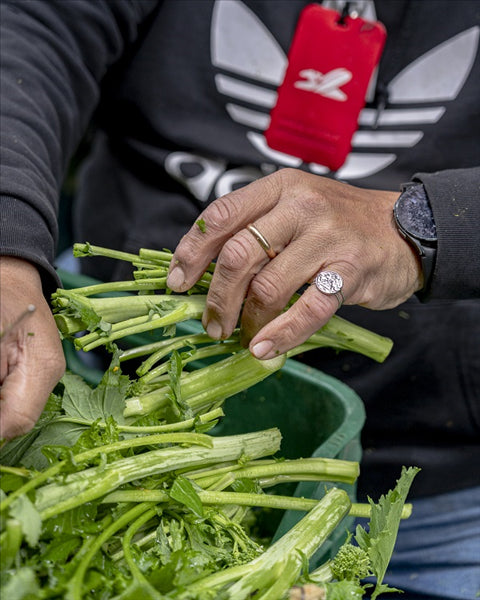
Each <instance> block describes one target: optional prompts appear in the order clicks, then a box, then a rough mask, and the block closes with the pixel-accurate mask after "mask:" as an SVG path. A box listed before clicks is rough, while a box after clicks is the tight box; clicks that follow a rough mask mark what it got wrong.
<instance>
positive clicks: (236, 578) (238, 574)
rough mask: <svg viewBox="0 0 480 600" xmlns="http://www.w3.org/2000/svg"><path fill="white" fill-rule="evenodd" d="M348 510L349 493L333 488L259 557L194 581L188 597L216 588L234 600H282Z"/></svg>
mask: <svg viewBox="0 0 480 600" xmlns="http://www.w3.org/2000/svg"><path fill="white" fill-rule="evenodd" d="M349 509H350V499H349V497H348V494H347V493H346V492H345V491H343V490H340V489H338V488H332V489H330V490H329V491H328V492H327V493H326V494H325V496H324V497H323V498H322V499H321V500H320V501H318V502H317V504H316V506H315V507H314V508H313V509H312V510H311V511H310V512H309V513H307V515H305V516H304V517H303V518H302V519H301V520H300V521H299V522H298V523H296V524H295V525H294V526H293V527H292V528H291V529H290V531H288V532H287V533H286V534H285V535H284V536H282V537H281V538H280V539H279V540H278V541H277V542H275V543H274V544H272V545H271V546H270V547H269V548H268V549H267V550H266V551H265V552H264V553H263V554H261V555H260V556H259V557H257V558H255V559H253V560H252V561H250V562H249V563H247V565H243V567H242V568H237V567H233V568H230V569H225V570H224V571H220V572H219V573H215V574H213V575H209V576H207V577H205V578H203V579H201V580H200V581H195V582H194V583H193V584H192V585H191V586H189V587H190V589H189V590H188V592H187V594H188V593H189V592H190V593H192V592H195V593H197V594H200V593H201V591H202V590H208V589H210V590H212V589H213V590H218V591H219V592H220V591H221V592H222V593H223V594H224V597H225V598H230V599H232V600H246V599H247V598H249V597H251V595H252V594H255V598H256V599H257V598H258V599H260V598H261V599H262V600H278V598H282V597H283V596H284V595H285V594H286V593H287V592H288V590H289V588H290V587H291V586H292V585H293V584H294V583H295V582H296V581H297V579H298V577H299V575H300V573H301V569H302V566H303V562H304V557H306V558H307V559H308V558H309V557H310V556H311V555H312V554H313V552H314V551H315V550H317V548H319V547H321V545H322V544H323V543H324V542H325V540H326V539H328V537H329V536H330V535H331V533H332V532H333V531H334V530H335V529H336V528H337V527H338V526H339V524H340V522H341V521H342V519H343V518H344V517H345V516H346V515H347V514H348V512H349ZM228 584H231V585H228ZM227 586H228V587H227ZM181 597H182V595H180V596H179V598H181ZM185 597H188V596H187V595H185Z"/></svg>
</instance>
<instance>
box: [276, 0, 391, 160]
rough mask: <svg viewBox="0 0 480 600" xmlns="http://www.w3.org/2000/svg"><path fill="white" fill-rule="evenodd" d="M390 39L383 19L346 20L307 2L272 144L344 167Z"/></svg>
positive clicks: (278, 107) (282, 90)
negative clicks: (387, 40)
mask: <svg viewBox="0 0 480 600" xmlns="http://www.w3.org/2000/svg"><path fill="white" fill-rule="evenodd" d="M385 39H386V31H385V28H384V27H383V25H382V24H381V23H379V22H375V23H374V22H370V21H365V20H364V19H361V18H360V17H355V18H353V17H350V16H346V17H345V18H344V19H343V20H342V21H341V20H340V14H339V13H338V12H336V11H334V10H330V9H327V8H323V7H322V6H320V5H319V4H309V5H308V6H306V7H305V8H304V10H303V11H302V13H301V15H300V19H299V22H298V25H297V29H296V31H295V35H294V38H293V41H292V45H291V48H290V51H289V55H288V67H287V71H286V73H285V78H284V81H283V83H282V85H281V86H280V87H279V89H278V98H277V102H276V105H275V106H274V108H273V109H272V112H271V115H270V116H271V122H270V126H269V128H268V129H267V131H266V133H265V136H266V139H267V143H268V145H269V146H270V147H271V148H273V149H275V150H280V151H282V152H285V153H287V154H292V155H294V156H298V157H299V158H301V159H302V160H304V161H305V162H313V163H317V164H321V165H325V166H327V167H328V168H329V169H331V170H332V171H336V170H337V169H339V168H340V167H341V166H342V165H343V163H344V162H345V159H346V157H347V154H348V153H349V152H350V149H351V140H352V136H353V134H354V132H355V131H356V129H357V123H358V115H359V113H360V110H361V109H362V108H363V106H364V105H365V96H366V93H367V88H368V84H369V82H370V79H371V77H372V75H373V72H374V70H375V67H376V66H377V64H378V62H379V60H380V56H381V53H382V50H383V46H384V44H385Z"/></svg>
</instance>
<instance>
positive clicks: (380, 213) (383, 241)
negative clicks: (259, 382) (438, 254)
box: [168, 169, 423, 359]
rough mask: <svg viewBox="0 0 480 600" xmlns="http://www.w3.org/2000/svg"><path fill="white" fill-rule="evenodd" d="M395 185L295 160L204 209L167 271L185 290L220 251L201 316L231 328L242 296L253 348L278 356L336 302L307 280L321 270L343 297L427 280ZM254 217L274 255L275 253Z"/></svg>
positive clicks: (217, 332) (411, 287) (391, 300)
mask: <svg viewBox="0 0 480 600" xmlns="http://www.w3.org/2000/svg"><path fill="white" fill-rule="evenodd" d="M398 196H399V193H396V192H386V191H377V190H367V189H361V188H357V187H353V186H350V185H347V184H345V183H340V182H338V181H335V180H332V179H328V178H324V177H319V176H316V175H312V174H310V173H306V172H303V171H299V170H294V169H282V170H280V171H278V172H276V173H274V174H272V175H269V176H267V177H264V178H263V179H260V180H258V181H255V182H253V183H251V184H250V185H248V186H246V187H244V188H241V189H239V190H236V191H234V192H232V193H230V194H228V195H226V196H223V197H221V198H219V199H218V200H216V201H215V202H213V203H212V204H210V205H209V206H208V207H207V208H206V209H205V210H204V211H203V213H202V214H201V215H200V217H199V218H200V219H203V221H204V226H202V227H199V225H198V223H197V224H195V225H194V226H193V227H192V228H191V229H190V231H189V232H188V233H187V234H186V235H185V236H184V237H183V238H182V240H181V241H180V243H179V244H178V247H177V249H176V250H175V253H174V256H173V260H172V266H171V270H170V274H169V278H168V285H169V287H171V288H172V289H173V290H174V291H177V292H184V291H186V290H187V289H189V288H190V287H192V285H194V284H195V282H196V281H197V280H198V279H199V278H200V276H201V275H202V273H203V272H204V270H205V269H206V268H207V266H208V264H209V262H210V261H211V260H212V259H214V258H215V257H217V256H218V260H217V263H216V267H215V273H214V276H213V278H212V282H211V285H210V290H209V292H208V299H207V305H206V308H205V312H204V315H203V324H204V327H205V328H206V330H207V332H208V334H209V335H210V336H211V337H213V338H215V339H221V338H226V337H228V336H229V335H230V334H231V333H232V331H233V329H234V328H235V326H236V325H237V322H238V318H239V314H240V311H241V310H242V303H243V302H244V300H245V303H244V306H243V310H242V317H241V329H242V335H243V337H242V339H243V341H244V343H245V344H246V343H248V342H249V347H250V350H251V352H252V353H253V354H254V355H255V356H256V357H257V358H263V359H267V358H272V357H273V356H275V355H276V354H278V353H283V352H286V351H288V350H290V349H291V348H293V347H295V346H297V345H298V344H300V343H302V342H303V341H305V340H306V339H307V338H308V337H309V336H310V335H312V334H313V333H314V332H315V331H317V330H318V329H319V328H321V327H322V326H323V325H324V324H325V323H326V322H327V321H328V319H329V318H330V317H331V316H332V315H333V314H334V313H335V311H336V310H337V309H338V300H337V297H336V296H333V295H327V294H324V293H322V292H320V291H319V290H318V289H317V288H316V287H315V285H311V286H309V287H308V288H307V289H306V291H305V292H304V293H303V294H302V296H301V298H300V299H299V300H298V301H297V302H296V303H295V304H294V305H293V306H292V307H290V308H289V309H288V310H287V311H283V309H284V308H285V306H286V305H287V303H288V301H289V300H290V298H291V296H292V295H293V294H294V293H295V292H296V291H297V290H298V289H299V288H301V287H302V286H303V285H304V284H305V283H307V282H311V281H313V279H314V277H315V275H316V274H317V273H318V272H319V271H323V270H333V271H336V272H337V273H339V274H340V275H341V277H342V278H343V282H344V286H343V289H342V292H343V296H344V301H345V304H359V305H361V306H365V307H368V308H371V309H386V308H392V307H394V306H397V305H398V304H400V303H401V302H403V301H404V300H406V299H407V298H409V297H410V296H411V295H412V294H413V293H414V292H416V291H418V290H419V289H421V287H422V285H423V276H422V271H421V266H420V261H419V259H418V257H417V256H416V255H415V254H414V252H413V250H412V249H411V247H410V246H409V244H408V243H407V242H406V241H405V240H404V239H403V238H402V237H401V236H400V234H399V233H398V231H397V229H396V227H395V224H394V221H393V205H394V203H395V200H396V199H397V198H398ZM249 223H254V224H255V227H256V228H257V229H258V230H259V231H260V232H261V233H262V234H263V236H264V237H265V238H266V240H267V241H268V242H269V244H270V246H271V247H272V248H273V250H274V251H275V252H276V253H277V256H275V257H274V258H273V260H270V259H269V258H268V257H267V254H266V252H265V250H264V249H263V248H262V247H261V245H260V244H259V242H258V241H257V239H256V238H255V237H254V235H252V233H251V232H250V231H249V230H247V229H245V227H246V226H247V225H248V224H249Z"/></svg>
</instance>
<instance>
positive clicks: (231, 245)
mask: <svg viewBox="0 0 480 600" xmlns="http://www.w3.org/2000/svg"><path fill="white" fill-rule="evenodd" d="M249 254H250V244H249V242H248V241H247V239H246V237H245V236H244V235H241V234H239V235H236V236H234V237H232V238H231V239H229V240H228V241H227V242H226V243H225V245H224V246H223V248H222V250H221V252H220V255H219V257H218V263H217V266H216V267H215V269H219V271H220V273H221V275H222V276H224V277H225V278H227V279H228V280H231V279H232V278H235V277H236V276H237V275H238V274H239V273H241V272H242V271H243V270H245V268H246V266H247V265H248V257H249Z"/></svg>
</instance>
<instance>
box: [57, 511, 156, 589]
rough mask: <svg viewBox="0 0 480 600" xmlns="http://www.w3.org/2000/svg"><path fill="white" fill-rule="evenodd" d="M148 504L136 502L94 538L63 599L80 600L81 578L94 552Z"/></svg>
mask: <svg viewBox="0 0 480 600" xmlns="http://www.w3.org/2000/svg"><path fill="white" fill-rule="evenodd" d="M149 507H150V505H149V504H148V503H144V504H138V505H136V506H134V507H133V508H131V509H130V510H129V511H128V512H126V513H124V514H123V515H121V516H120V517H119V518H118V519H117V520H115V521H114V522H113V523H112V524H111V525H110V526H109V527H107V528H106V529H105V530H104V531H103V532H102V533H101V534H100V535H99V536H98V537H97V538H96V540H95V542H94V543H93V544H92V545H91V547H90V548H89V549H88V552H86V553H85V555H84V556H83V557H82V559H81V561H80V564H79V565H78V567H77V568H76V570H75V573H74V575H73V577H72V579H71V580H70V581H69V583H68V585H67V593H66V596H65V600H82V598H83V590H82V587H83V579H84V577H85V573H86V571H87V569H88V566H89V564H90V563H91V561H92V560H93V558H94V556H95V554H97V552H99V551H100V550H101V548H102V546H103V544H104V543H105V542H106V541H107V540H108V539H109V538H111V537H112V535H114V534H115V533H116V532H117V531H120V529H123V527H125V526H126V525H127V524H128V523H130V522H131V521H132V520H133V519H135V518H137V517H139V516H140V515H141V514H142V513H143V512H144V511H145V510H146V509H148V508H149Z"/></svg>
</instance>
